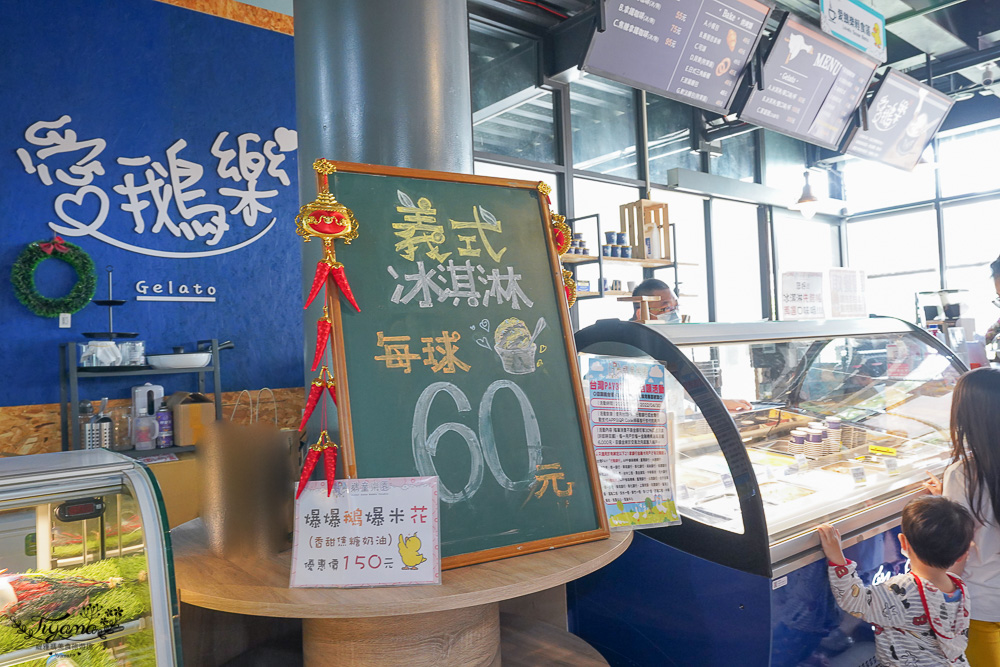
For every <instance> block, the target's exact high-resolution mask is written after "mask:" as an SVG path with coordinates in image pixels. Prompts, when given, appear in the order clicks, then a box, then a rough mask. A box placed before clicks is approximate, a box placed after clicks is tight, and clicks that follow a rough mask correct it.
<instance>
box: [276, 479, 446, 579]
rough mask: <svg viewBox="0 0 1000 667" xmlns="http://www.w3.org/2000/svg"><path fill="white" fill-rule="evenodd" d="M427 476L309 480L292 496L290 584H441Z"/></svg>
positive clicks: (431, 484)
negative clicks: (331, 481)
mask: <svg viewBox="0 0 1000 667" xmlns="http://www.w3.org/2000/svg"><path fill="white" fill-rule="evenodd" d="M439 528H440V526H439V521H438V485H437V478H435V477H410V478H391V479H350V480H337V482H336V483H335V484H334V487H333V493H332V494H330V496H329V497H327V495H326V482H310V483H309V484H308V486H306V490H305V492H303V494H302V496H300V497H299V499H298V500H296V501H295V525H294V531H295V532H294V540H293V542H292V581H291V587H292V588H323V587H329V588H352V587H360V586H407V585H411V584H440V583H441V550H440V544H439V542H438V532H439Z"/></svg>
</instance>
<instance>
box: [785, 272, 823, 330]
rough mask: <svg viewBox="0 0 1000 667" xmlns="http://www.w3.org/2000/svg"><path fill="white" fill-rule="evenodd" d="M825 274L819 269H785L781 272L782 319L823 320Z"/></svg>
mask: <svg viewBox="0 0 1000 667" xmlns="http://www.w3.org/2000/svg"><path fill="white" fill-rule="evenodd" d="M823 318H824V313H823V274H822V273H821V272H818V271H815V272H814V271H785V272H783V273H782V274H781V319H783V320H821V319H823Z"/></svg>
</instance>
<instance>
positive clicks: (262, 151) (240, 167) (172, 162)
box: [17, 116, 298, 258]
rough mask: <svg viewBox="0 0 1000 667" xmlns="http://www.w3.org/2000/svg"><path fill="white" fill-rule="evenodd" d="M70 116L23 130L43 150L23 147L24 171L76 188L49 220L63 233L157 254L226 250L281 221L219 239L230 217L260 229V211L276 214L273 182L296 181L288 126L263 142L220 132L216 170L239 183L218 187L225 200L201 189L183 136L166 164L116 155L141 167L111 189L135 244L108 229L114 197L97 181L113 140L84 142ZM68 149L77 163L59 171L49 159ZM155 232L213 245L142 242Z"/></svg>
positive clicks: (59, 200)
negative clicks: (290, 170) (232, 240)
mask: <svg viewBox="0 0 1000 667" xmlns="http://www.w3.org/2000/svg"><path fill="white" fill-rule="evenodd" d="M71 121H72V118H70V117H69V116H62V117H60V118H59V119H58V120H55V121H38V122H37V123H34V124H32V125H31V126H29V127H28V129H27V130H25V132H24V138H25V140H26V141H27V142H28V143H29V144H31V145H32V146H35V147H37V148H36V149H35V150H34V154H32V153H31V152H29V150H28V149H26V148H18V149H17V156H18V157H19V158H20V159H21V164H22V165H23V166H24V170H25V171H26V172H27V173H29V174H36V175H37V176H38V179H39V180H40V181H41V182H42V183H43V184H44V185H46V186H52V185H55V181H58V182H59V183H61V184H63V185H67V186H70V187H71V188H75V190H73V191H70V192H63V193H61V194H59V195H58V196H57V197H56V198H55V203H54V210H55V214H56V217H57V218H58V219H59V221H60V222H61V223H62V224H59V223H56V222H49V227H50V228H51V229H52V230H53V231H54V232H55V233H57V234H60V235H62V236H67V237H79V236H91V237H93V238H95V239H98V240H100V241H103V242H105V243H107V244H109V245H113V246H115V247H117V248H122V249H123V250H128V251H130V252H135V253H139V254H142V255H151V256H154V257H173V258H188V257H210V256H212V255H221V254H224V253H227V252H232V251H233V250H238V249H240V248H243V247H246V246H248V245H250V244H251V243H253V242H254V241H257V240H258V239H260V238H261V237H262V236H264V234H266V233H267V232H268V231H270V229H271V227H273V226H274V223H275V220H276V218H274V217H272V218H270V221H269V222H267V224H266V225H264V226H263V228H262V229H260V231H259V232H257V233H256V234H254V235H253V236H251V237H250V238H249V239H246V240H243V241H241V242H240V243H236V244H234V245H230V246H224V245H222V243H221V242H222V241H223V237H224V236H225V234H226V232H227V231H229V229H230V219H229V216H230V215H232V216H238V217H239V219H240V220H242V222H243V224H244V225H246V226H247V227H252V228H256V227H257V226H258V225H257V223H258V216H259V215H260V214H268V213H271V211H272V209H271V208H270V207H269V206H267V204H266V202H267V200H268V199H270V198H272V197H276V196H277V195H278V192H279V191H278V189H276V187H275V186H276V185H279V184H280V186H283V187H287V186H289V185H290V184H291V181H290V180H289V178H288V174H287V173H286V172H285V170H284V169H282V168H280V165H281V163H282V162H284V161H285V158H286V156H285V155H283V153H291V152H293V151H295V150H296V149H297V148H298V135H297V134H296V132H295V130H289V129H287V128H284V127H279V128H277V129H276V130H274V134H273V138H272V139H268V140H266V141H264V142H263V144H262V145H261V137H260V136H259V135H257V134H254V133H252V132H246V133H244V134H240V135H238V136H237V137H236V138H235V140H233V139H229V132H220V133H219V134H218V136H217V137H216V138H215V141H214V142H213V143H212V147H211V153H212V155H213V156H214V157H216V158H217V159H218V165H217V166H216V169H215V170H216V173H217V174H218V175H219V177H220V178H223V179H227V180H231V181H232V182H233V186H234V187H224V188H219V189H218V194H219V195H221V197H222V198H223V199H221V203H219V202H220V200H219V199H215V200H214V201H213V200H210V199H208V198H207V197H206V192H205V190H204V189H200V188H198V187H197V185H198V181H200V180H201V177H202V176H203V175H204V168H203V167H202V166H201V165H200V164H198V163H197V162H192V161H191V160H186V159H184V158H183V157H181V152H182V151H183V150H184V149H185V148H186V147H187V145H188V144H187V141H185V140H184V139H178V140H177V141H175V142H174V143H173V144H171V145H170V147H168V148H167V150H166V159H165V160H164V161H163V162H161V161H157V160H153V158H152V157H151V156H149V155H142V156H139V157H118V158H117V159H116V162H117V163H118V164H119V165H122V166H124V167H132V168H135V170H134V173H126V174H125V176H124V178H123V179H122V182H121V183H118V184H116V185H113V186H112V187H111V190H113V191H114V192H115V193H116V194H118V195H120V196H121V198H122V201H121V202H120V203H119V205H118V207H119V208H120V209H121V210H123V211H125V212H127V213H129V214H130V215H131V217H132V223H133V225H132V232H133V233H134V234H137V235H139V237H140V238H139V239H137V240H136V242H134V243H129V242H127V241H124V240H122V239H120V238H115V237H114V236H112V235H110V234H109V233H108V230H106V229H102V228H103V226H104V223H105V221H106V220H107V217H108V211H109V209H110V207H111V200H110V197H109V195H108V192H107V191H106V189H105V188H104V187H101V186H99V185H97V184H96V183H95V177H96V176H104V174H105V171H104V165H103V164H101V161H100V160H99V159H98V158H99V157H100V155H101V153H102V152H103V151H104V149H105V147H106V145H107V142H106V141H105V140H104V139H101V138H95V139H87V140H81V139H79V138H78V137H77V134H76V132H75V131H74V130H72V129H69V128H68V127H66V126H67V125H68V124H69V123H70V122H71ZM64 127H65V129H62V128H64ZM60 129H62V132H61V133H60V132H59V131H58V130H60ZM234 144H235V147H233V146H234ZM258 147H259V150H258ZM63 153H74V154H76V157H77V159H76V162H74V163H73V164H72V165H71V166H69V167H68V168H66V169H62V168H56V169H54V170H53V169H51V168H50V165H48V164H46V160H47V159H48V158H51V157H52V156H55V155H59V154H63ZM164 163H165V164H164ZM53 177H54V178H55V180H53ZM266 181H277V183H275V184H274V185H272V184H271V183H267V185H269V186H271V188H272V189H258V188H259V187H261V186H262V184H263V183H262V182H266ZM171 204H173V206H171ZM95 205H96V207H97V212H96V213H94V214H92V215H91V216H84V217H90V218H91V219H90V220H80V219H78V218H77V217H76V216H81V213H80V211H81V210H84V207H88V208H93V207H94V206H95ZM263 219H266V217H265V218H263ZM263 219H262V220H261V222H262V221H263ZM149 234H169V235H171V236H173V237H176V238H182V239H184V240H186V241H189V242H190V243H191V244H192V245H194V244H197V245H198V246H199V247H201V246H209V248H210V249H207V250H201V249H199V250H190V251H169V250H158V249H154V248H148V247H144V246H143V245H141V244H142V242H143V241H144V240H145V239H146V238H148V235H149Z"/></svg>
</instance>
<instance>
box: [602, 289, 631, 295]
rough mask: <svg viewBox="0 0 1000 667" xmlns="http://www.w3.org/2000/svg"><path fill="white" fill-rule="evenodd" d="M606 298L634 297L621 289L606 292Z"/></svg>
mask: <svg viewBox="0 0 1000 667" xmlns="http://www.w3.org/2000/svg"><path fill="white" fill-rule="evenodd" d="M604 296H632V292H627V291H625V290H620V289H606V290H604Z"/></svg>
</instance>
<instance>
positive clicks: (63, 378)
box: [59, 339, 222, 455]
mask: <svg viewBox="0 0 1000 667" xmlns="http://www.w3.org/2000/svg"><path fill="white" fill-rule="evenodd" d="M200 342H211V348H210V349H211V352H212V360H211V362H210V363H209V365H208V366H201V367H198V368H149V367H146V366H143V367H132V366H107V367H101V368H95V369H93V370H91V369H90V368H87V369H86V370H82V369H81V367H80V366H79V365H78V363H79V362H78V359H79V356H78V355H79V353H78V352H77V347H78V346H77V344H76V343H63V344H62V345H60V346H59V348H60V353H59V421H60V427H61V433H62V449H63V451H66V450H73V449H80V448H81V437H80V419H79V417H80V413H79V405H80V387H79V381H80V379H81V378H83V379H89V378H99V377H104V378H107V377H116V378H118V377H138V376H147V375H181V374H189V373H194V374H196V375H197V376H198V391H199V392H202V393H204V392H205V375H206V374H207V373H211V374H212V384H213V394H214V396H215V418H216V419H222V377H221V375H220V373H219V341H218V340H216V339H212V340H211V341H200ZM206 351H208V350H206ZM81 371H82V372H81ZM191 449H193V447H166V448H162V449H155V450H143V451H142V452H141V453H142V454H144V455H152V454H169V453H176V452H183V451H189V450H191ZM122 453H123V454H129V455H131V454H132V452H128V451H126V452H122Z"/></svg>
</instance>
